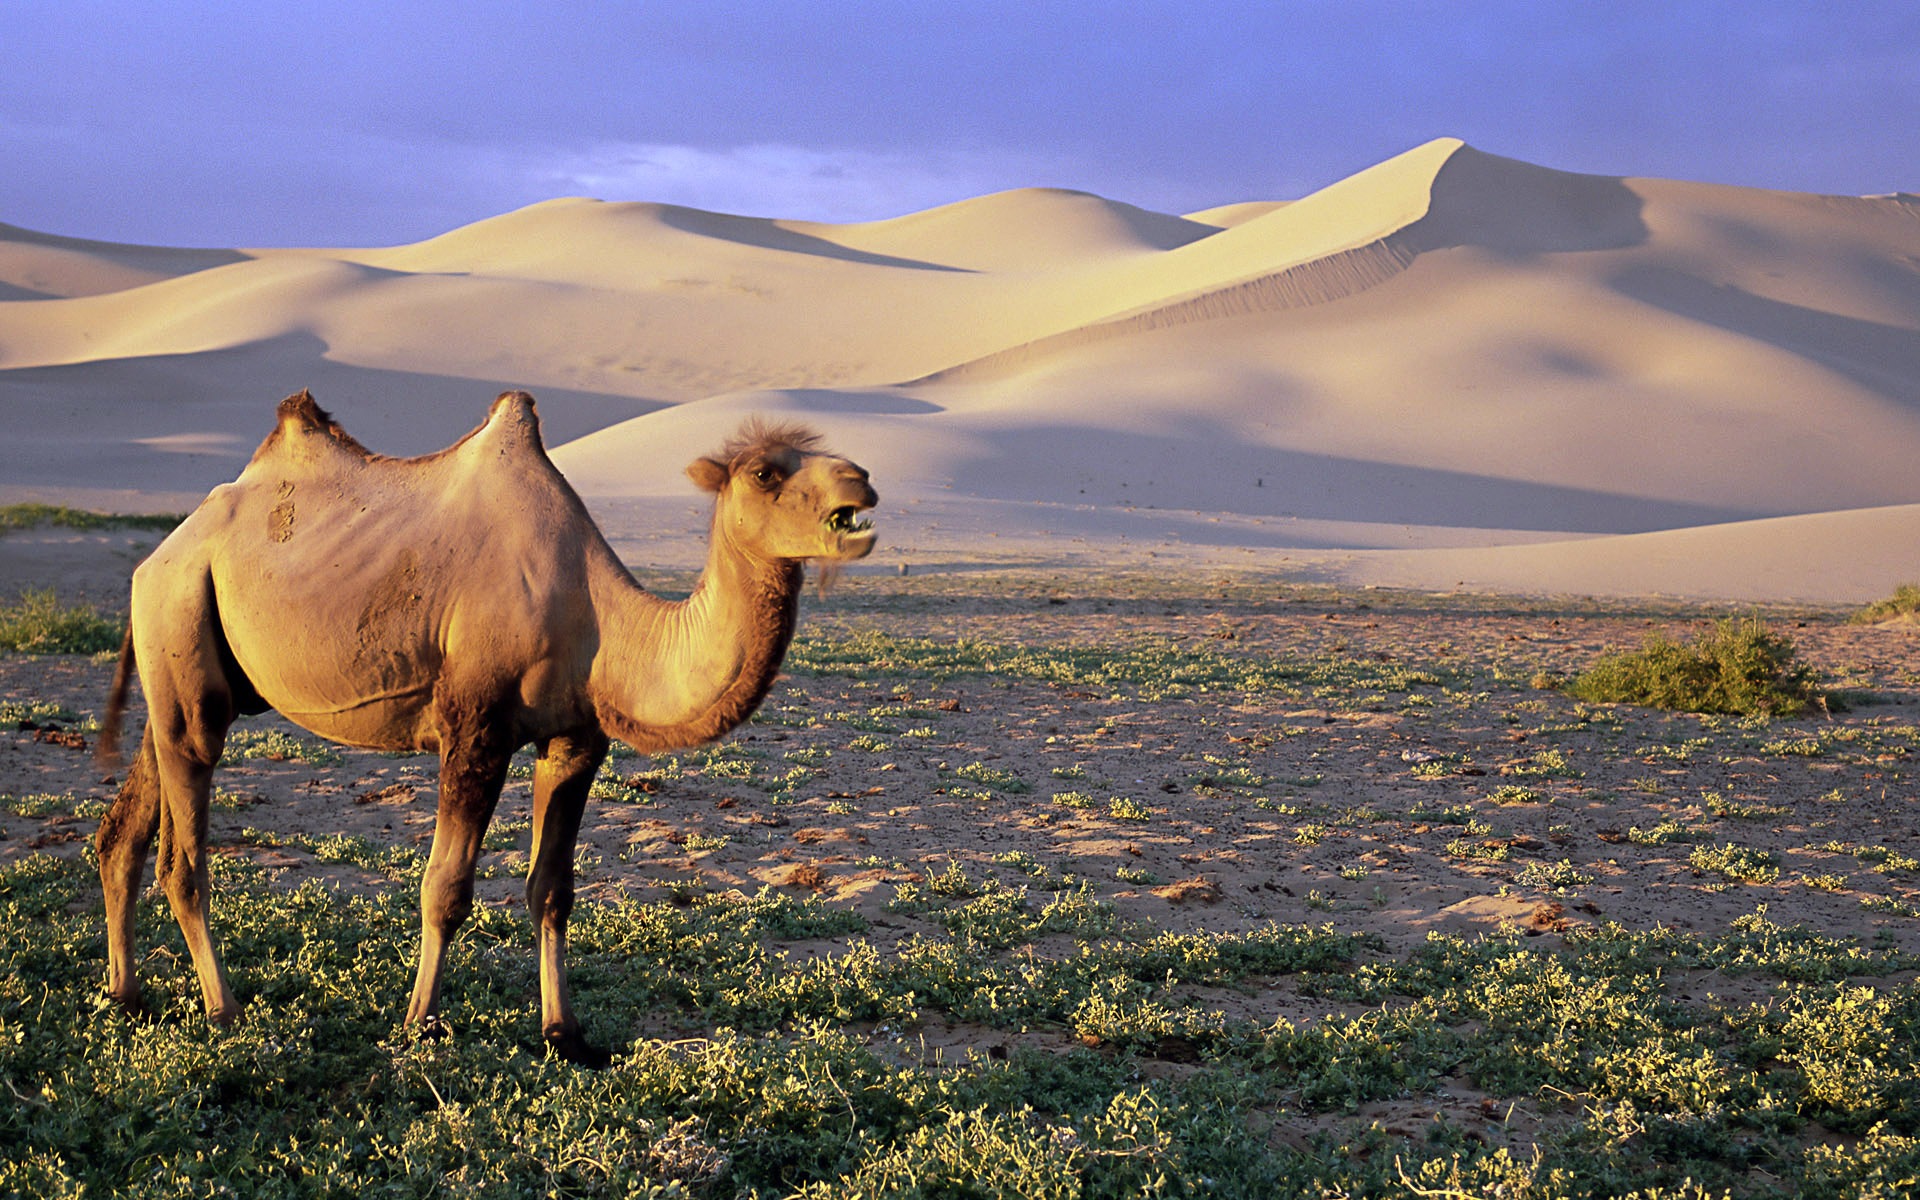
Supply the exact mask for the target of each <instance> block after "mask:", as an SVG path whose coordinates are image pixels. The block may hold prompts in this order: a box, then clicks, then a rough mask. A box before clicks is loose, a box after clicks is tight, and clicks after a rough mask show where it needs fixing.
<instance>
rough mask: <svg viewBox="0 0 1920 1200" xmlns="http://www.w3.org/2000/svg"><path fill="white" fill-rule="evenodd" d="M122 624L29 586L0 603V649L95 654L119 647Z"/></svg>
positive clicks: (50, 589) (48, 590)
mask: <svg viewBox="0 0 1920 1200" xmlns="http://www.w3.org/2000/svg"><path fill="white" fill-rule="evenodd" d="M122 628H123V627H122V626H121V624H120V622H119V621H117V620H110V619H108V618H107V617H103V616H101V615H100V613H99V612H98V611H96V610H95V609H94V608H92V607H91V606H90V605H85V604H74V605H63V604H61V603H60V601H59V599H58V598H57V597H56V596H55V595H54V594H53V589H52V588H44V589H36V588H29V589H27V590H26V591H24V592H21V593H20V598H19V599H18V600H16V601H15V602H13V603H12V604H8V605H0V650H23V651H25V652H27V653H28V654H98V653H99V652H100V651H102V650H117V649H119V648H120V636H121V632H122Z"/></svg>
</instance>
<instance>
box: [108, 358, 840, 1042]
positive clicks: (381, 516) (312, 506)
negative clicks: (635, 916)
mask: <svg viewBox="0 0 1920 1200" xmlns="http://www.w3.org/2000/svg"><path fill="white" fill-rule="evenodd" d="M687 474H688V475H689V476H690V477H691V478H692V479H693V481H694V483H695V484H697V485H698V486H699V487H700V488H702V489H703V490H705V491H707V492H709V493H711V494H712V495H713V498H714V499H713V506H714V507H713V521H712V533H711V541H710V545H709V549H708V555H707V561H706V566H705V569H704V570H703V572H702V574H701V576H700V580H699V582H698V584H697V585H696V586H695V588H694V590H693V592H692V594H691V595H689V596H688V597H687V598H686V599H685V600H683V601H678V602H674V601H668V600H664V599H662V598H660V597H657V596H655V595H653V594H651V593H649V592H647V591H646V590H645V589H644V588H642V587H641V586H640V584H639V583H638V582H636V581H635V580H634V578H633V576H632V575H631V574H630V573H629V572H628V571H627V570H626V568H625V567H623V566H622V565H621V564H620V561H619V560H618V559H617V558H615V557H614V553H613V550H612V549H611V548H610V547H609V546H608V545H607V542H606V539H605V538H604V537H603V536H602V535H601V533H600V530H599V528H598V527H597V526H595V524H594V522H593V519H592V518H591V517H590V516H588V514H587V510H586V508H585V506H584V505H582V504H581V502H580V499H579V497H578V496H577V495H575V493H574V491H573V489H572V488H571V487H570V486H569V485H568V484H567V481H566V480H565V478H563V477H562V476H561V474H560V472H559V471H558V470H557V469H556V468H555V467H554V465H553V463H552V461H551V460H549V459H548V457H547V454H546V451H545V449H544V447H543V446H542V443H541V439H540V424H539V417H538V415H537V414H536V412H535V408H534V402H533V398H532V397H531V396H529V395H527V394H526V393H525V392H507V393H504V394H503V395H501V396H500V397H499V399H497V400H495V401H494V403H493V406H492V408H491V410H490V411H489V412H488V414H487V419H486V421H485V422H484V423H482V424H481V425H480V426H479V427H478V428H476V429H475V430H473V432H471V433H469V434H468V435H467V436H466V437H464V438H462V439H461V440H460V441H459V442H457V443H455V444H454V445H453V446H451V447H449V448H447V449H445V450H442V451H439V452H438V453H435V454H429V455H426V456H424V457H420V458H389V457H385V456H383V455H378V454H374V453H371V452H370V451H368V450H367V449H366V448H364V447H363V446H361V445H360V443H358V442H357V441H355V440H354V439H353V438H351V437H349V436H348V435H347V433H346V432H345V431H344V430H343V429H341V428H340V426H339V425H338V424H336V423H335V422H334V420H333V419H332V418H331V417H330V416H328V415H327V413H326V412H325V411H324V410H322V409H321V408H320V407H319V406H318V405H317V404H316V403H314V400H313V397H312V396H311V395H310V394H308V393H307V392H305V391H302V392H300V393H297V394H296V395H293V396H289V397H288V398H287V399H286V400H284V401H282V402H281V404H280V406H279V410H278V421H277V424H276V426H275V428H274V430H273V432H272V433H271V434H270V435H269V436H268V437H267V438H266V440H265V441H264V442H262V443H261V446H260V448H259V450H258V451H256V452H255V454H254V456H253V458H252V460H251V461H250V462H249V463H248V464H247V466H246V468H245V469H244V470H242V471H241V473H240V475H239V477H238V478H237V479H235V480H234V481H233V482H232V483H228V484H223V485H221V486H220V487H216V488H215V489H213V491H212V492H211V493H210V494H209V495H208V496H207V498H206V499H205V500H204V501H203V502H202V503H201V504H200V506H199V508H197V509H196V510H195V511H194V512H193V513H192V514H190V515H189V516H188V517H187V519H186V520H185V521H184V522H182V523H181V524H180V525H179V526H178V527H177V528H176V529H175V530H174V531H173V533H172V534H170V535H169V536H168V537H167V539H166V540H165V541H164V542H162V543H161V544H160V546H159V547H158V548H157V549H155V550H154V552H153V554H152V555H151V556H150V557H148V558H147V560H146V561H145V562H144V563H142V564H141V565H140V567H139V569H138V570H136V571H135V572H134V576H133V590H132V611H131V615H130V617H129V622H128V632H127V638H126V644H125V647H124V649H123V650H122V652H121V659H120V669H119V674H118V678H117V679H116V681H115V685H114V696H113V700H112V702H111V704H110V705H109V710H108V717H107V720H106V722H105V726H106V729H105V731H103V735H102V742H103V751H104V756H106V757H107V759H108V761H109V762H110V761H111V756H112V755H113V753H114V751H113V748H112V735H113V732H114V731H115V730H117V728H118V724H119V719H120V714H121V711H122V709H123V707H124V704H125V700H126V694H127V688H128V685H129V679H130V677H131V675H132V674H134V673H135V672H136V671H137V673H138V675H139V679H140V686H141V688H142V690H143V691H144V692H145V695H146V699H147V723H146V729H145V732H144V734H143V735H142V738H141V744H140V751H139V756H138V758H137V759H136V760H135V761H134V762H133V764H132V765H131V767H130V768H129V769H128V772H127V777H126V779H125V781H124V783H123V784H122V786H121V788H120V792H119V794H118V796H117V798H116V799H115V800H114V802H113V805H112V806H111V808H110V809H109V810H108V812H107V814H106V816H105V818H104V819H103V820H102V821H101V823H100V830H99V833H98V837H97V844H98V848H99V857H100V880H101V885H102V888H103V890H104V891H105V893H106V910H107V959H108V968H107V991H108V995H109V996H110V997H111V998H112V999H113V1000H114V1001H117V1002H118V1003H119V1004H120V1005H121V1006H123V1007H125V1008H127V1009H129V1010H132V1011H135V1012H138V1011H140V1009H141V998H140V985H139V981H138V979H137V977H136V973H135V967H134V945H133V933H134V901H135V897H136V895H137V894H138V892H139V890H140V883H141V880H140V876H141V872H142V870H143V869H144V866H145V860H146V856H147V851H148V848H149V847H150V845H151V844H152V842H153V838H154V836H155V834H156V833H158V834H159V838H160V852H159V865H158V867H157V873H158V875H159V878H160V882H161V884H162V886H163V888H164V890H165V893H166V897H167V901H168V904H169V906H170V907H171V908H172V911H173V915H174V918H175V920H177V921H178V922H179V924H180V929H181V932H182V933H183V934H184V935H185V938H186V943H187V947H188V949H189V951H190V952H191V954H192V958H193V966H194V971H195V973H196V974H197V975H198V977H199V983H200V990H201V995H202V998H203V1000H204V1001H205V1005H206V1012H207V1017H208V1019H209V1020H210V1021H211V1022H212V1023H213V1024H215V1025H227V1024H230V1023H231V1022H233V1021H234V1020H235V1019H236V1018H237V1017H238V1016H239V1015H240V1007H241V1006H240V1002H239V1001H238V1000H236V999H235V998H234V994H233V992H232V990H231V989H230V988H229V987H228V985H227V979H226V975H225V973H224V972H223V971H222V969H221V965H220V956H219V951H218V948H217V946H216V944H215V939H214V936H213V933H212V931H211V929H210V927H209V925H208V919H207V909H208V875H207V853H208V850H207V800H208V792H209V788H210V785H211V781H212V777H213V769H214V765H215V764H216V763H218V762H219V761H220V755H221V751H222V748H223V746H224V743H225V740H226V735H227V730H228V727H229V726H230V725H231V724H232V722H233V721H234V719H235V718H236V717H238V716H240V715H243V714H252V713H259V712H264V711H265V710H267V709H268V708H272V709H275V710H277V711H278V712H280V713H281V714H282V715H283V716H285V717H286V718H288V719H289V720H291V721H293V722H294V723H295V724H297V725H300V726H302V727H303V728H305V729H307V730H310V731H311V732H313V733H316V734H318V735H320V736H322V737H324V738H328V739H330V740H333V741H336V742H341V743H345V744H347V745H352V746H361V747H368V748H372V749H380V750H403V751H404V750H431V751H436V752H438V754H439V756H440V791H439V807H438V811H437V813H436V817H435V826H434V834H433V848H432V850H431V852H430V853H429V856H428V860H427V867H426V876H425V879H424V880H423V882H422V884H421V889H420V901H421V902H420V910H421V911H420V927H421V929H420V957H419V964H418V970H417V974H416V976H415V980H414V985H413V994H412V998H411V1000H410V1002H409V1003H408V1006H407V1022H408V1024H409V1025H411V1026H414V1027H416V1028H418V1029H421V1030H423V1031H429V1032H431V1031H436V1030H438V1029H440V1028H441V1026H440V1021H439V1009H440V989H441V975H442V970H443V967H444V963H445V959H446V953H447V946H448V943H449V940H450V939H451V938H452V937H453V935H454V931H455V930H456V929H458V928H459V926H460V924H461V922H462V921H463V920H465V918H466V917H467V915H468V914H469V912H470V911H471V910H472V907H473V875H474V864H475V861H476V860H477V858H478V856H479V853H480V842H481V836H482V835H483V834H484V833H485V831H486V828H487V824H488V822H489V820H490V819H491V818H492V816H493V810H494V805H495V804H496V802H497V801H498V800H499V797H500V789H501V785H502V783H503V782H504V781H505V779H506V775H507V760H508V759H509V757H510V756H511V755H512V754H513V753H514V751H515V750H517V749H519V748H520V747H522V746H525V745H529V744H531V745H533V746H535V747H536V748H537V752H538V760H537V762H536V764H535V766H534V775H533V793H534V794H533V850H532V864H531V867H530V869H529V871H528V876H527V891H526V895H527V906H528V908H529V910H530V912H531V914H532V917H533V921H534V925H535V928H536V929H537V931H538V932H537V939H538V947H537V950H538V955H539V964H540V1016H541V1029H542V1033H543V1034H544V1035H545V1038H546V1042H547V1044H548V1045H549V1046H551V1047H552V1048H553V1049H554V1050H555V1051H556V1052H557V1053H558V1054H559V1055H560V1056H561V1057H562V1058H565V1059H568V1060H571V1061H573V1062H576V1063H581V1064H585V1065H588V1066H604V1065H606V1064H607V1063H608V1062H609V1061H610V1055H609V1054H608V1053H607V1052H606V1051H604V1050H602V1049H599V1048H597V1047H595V1046H593V1045H592V1044H590V1043H589V1042H588V1041H587V1039H586V1038H585V1036H584V1035H583V1034H582V1032H581V1026H580V1022H579V1020H578V1019H577V1018H576V1017H575V1015H574V1012H573V1006H572V1004H571V1002H570V1000H569V999H568V995H567V978H566V953H567V917H568V914H569V912H570V910H571V909H572V907H573V894H574V889H573V857H574V842H575V839H576V837H577V835H578V833H579V829H580V819H581V813H582V810H583V808H584V806H585V803H586V799H587V790H588V788H589V786H590V785H591V784H592V782H593V778H594V776H595V774H596V773H597V772H598V770H599V768H600V764H601V761H602V760H603V759H604V758H605V757H606V754H607V750H608V747H609V744H610V743H609V739H610V738H618V739H619V740H621V741H623V742H625V743H627V744H628V745H630V746H632V747H633V748H634V749H636V750H638V751H641V752H642V753H658V752H661V751H666V750H672V749H678V748H684V747H687V746H693V745H698V744H700V743H704V742H709V741H712V740H714V739H716V738H719V737H720V736H722V735H723V734H725V733H726V732H727V731H729V730H731V729H732V728H734V727H735V726H736V725H738V724H740V723H741V722H742V721H744V720H746V719H747V718H748V717H749V716H751V715H752V713H753V712H754V710H755V709H756V708H757V707H759V705H760V702H761V701H762V700H764V699H765V698H766V695H767V692H768V690H769V689H770V688H771V687H772V685H773V680H774V677H775V675H776V674H777V673H778V671H779V668H780V663H781V660H782V659H783V658H784V657H785V655H786V651H787V645H788V643H789V641H790V640H791V638H792V635H793V630H794V623H795V620H796V618H797V614H798V600H799V593H800V590H801V585H802V582H803V578H804V563H805V562H806V561H807V560H819V561H821V562H822V563H824V564H827V565H829V566H832V565H835V564H838V563H841V562H845V561H850V560H854V559H859V558H864V557H865V556H866V555H867V554H868V553H870V552H871V551H872V549H873V545H874V531H873V527H872V524H871V522H870V521H868V520H866V519H865V518H864V517H862V515H861V514H862V513H863V512H865V511H866V510H867V509H870V508H872V507H873V506H874V505H875V504H876V503H878V497H877V496H876V495H875V494H874V491H873V488H872V487H871V486H870V485H869V483H868V478H867V473H866V471H864V470H862V469H861V468H860V467H858V466H856V465H855V464H854V463H852V462H850V461H848V460H847V459H845V458H841V457H838V456H835V455H832V454H828V453H825V452H824V451H822V450H820V448H819V439H818V438H817V437H816V436H815V435H814V434H812V433H809V432H807V431H805V430H803V429H799V428H795V427H790V426H775V425H768V424H763V423H761V422H758V421H749V422H748V423H747V424H745V425H744V426H742V428H741V430H740V432H739V433H738V434H737V435H736V436H735V437H734V438H733V439H732V440H730V441H728V442H727V443H726V445H725V446H724V447H723V448H722V449H721V450H720V451H719V452H718V453H717V454H715V455H712V456H710V457H704V458H699V459H696V460H695V461H694V462H693V463H692V465H691V466H689V467H688V468H687Z"/></svg>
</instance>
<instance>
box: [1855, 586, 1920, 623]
mask: <svg viewBox="0 0 1920 1200" xmlns="http://www.w3.org/2000/svg"><path fill="white" fill-rule="evenodd" d="M1914 616H1920V584H1916V583H1903V584H1900V585H1898V586H1897V587H1895V588H1894V589H1893V595H1891V596H1889V597H1887V598H1886V599H1884V600H1875V601H1874V602H1873V603H1872V604H1869V605H1867V606H1866V607H1865V608H1863V609H1861V610H1860V611H1859V612H1857V613H1854V614H1853V616H1851V617H1849V618H1848V620H1850V621H1852V622H1853V623H1854V624H1855V625H1873V624H1876V623H1878V622H1880V621H1891V620H1894V619H1895V618H1898V617H1914Z"/></svg>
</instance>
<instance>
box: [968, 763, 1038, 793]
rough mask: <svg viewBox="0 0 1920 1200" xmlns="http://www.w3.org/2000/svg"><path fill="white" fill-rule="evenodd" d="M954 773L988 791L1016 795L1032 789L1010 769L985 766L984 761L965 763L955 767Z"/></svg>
mask: <svg viewBox="0 0 1920 1200" xmlns="http://www.w3.org/2000/svg"><path fill="white" fill-rule="evenodd" d="M954 774H955V775H958V776H959V777H960V778H962V779H969V780H972V781H973V782H974V783H977V784H980V785H981V786H982V787H985V788H987V789H988V790H989V791H994V792H1005V793H1008V794H1010V795H1017V794H1019V793H1022V792H1028V791H1032V790H1033V789H1032V788H1030V787H1029V786H1028V785H1027V782H1026V781H1025V780H1023V779H1021V778H1020V777H1019V776H1018V775H1016V774H1014V773H1013V772H1012V771H1001V770H997V769H996V768H993V767H989V766H987V765H986V764H985V763H977V762H973V763H967V764H965V765H964V766H961V767H959V768H957V769H956V770H955V771H954Z"/></svg>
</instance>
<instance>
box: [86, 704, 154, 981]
mask: <svg viewBox="0 0 1920 1200" xmlns="http://www.w3.org/2000/svg"><path fill="white" fill-rule="evenodd" d="M159 828H160V776H159V772H158V767H157V766H156V764H155V762H154V751H153V730H152V729H148V730H147V731H146V734H145V736H144V737H142V738H141V741H140V753H139V756H138V757H136V758H135V759H134V760H133V765H132V766H130V767H129V768H128V769H127V778H126V782H125V783H123V784H121V785H120V794H119V795H118V796H116V797H115V798H114V801H113V807H111V808H109V809H108V810H107V813H106V815H105V816H104V817H102V818H101V819H100V829H99V831H98V832H97V833H96V834H95V835H94V846H95V848H96V849H97V850H98V851H99V857H100V890H101V892H102V893H103V894H104V895H105V897H106V903H107V995H108V997H110V998H111V999H112V1000H113V1001H114V1002H115V1003H117V1004H119V1005H120V1007H121V1008H124V1009H126V1010H127V1011H128V1012H130V1013H140V1012H143V1011H144V1010H145V1005H144V1004H142V1002H141V1000H140V979H139V972H138V971H137V970H136V968H135V966H134V962H135V955H134V946H133V919H134V910H135V907H136V905H137V903H138V901H139V898H140V876H141V874H142V873H143V872H144V871H145V870H146V864H147V851H148V850H149V849H151V848H152V846H153V835H154V833H155V832H156V831H158V830H159Z"/></svg>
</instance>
